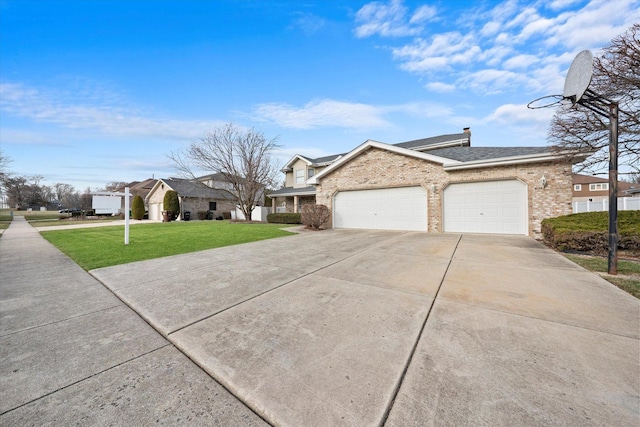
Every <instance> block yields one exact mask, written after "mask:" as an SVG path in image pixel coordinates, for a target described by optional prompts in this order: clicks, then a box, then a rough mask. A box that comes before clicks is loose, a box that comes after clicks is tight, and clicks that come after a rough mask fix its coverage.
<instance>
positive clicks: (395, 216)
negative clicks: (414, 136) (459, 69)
mask: <svg viewBox="0 0 640 427" xmlns="http://www.w3.org/2000/svg"><path fill="white" fill-rule="evenodd" d="M323 159H325V161H324V162H320V161H319V160H323ZM323 159H310V158H307V157H304V156H295V157H294V158H293V159H291V160H290V161H289V162H288V163H287V165H286V166H285V168H284V169H283V172H284V173H285V174H286V186H285V188H282V189H280V190H278V191H276V192H274V193H272V194H270V195H269V196H270V197H271V198H272V201H273V205H272V209H273V210H274V211H275V210H277V208H278V207H283V206H285V207H286V208H287V210H290V211H297V210H299V208H300V206H302V205H303V204H305V203H313V202H314V201H315V203H318V204H323V205H326V206H327V207H329V209H331V212H332V219H331V224H329V225H330V226H332V227H335V228H370V229H391V230H416V231H430V232H443V231H444V232H470V233H498V234H522V235H531V236H539V234H540V228H541V222H542V220H543V219H544V218H548V217H555V216H560V215H566V214H570V213H571V210H572V207H571V166H572V164H571V161H570V160H568V158H567V157H564V156H562V155H561V154H559V153H557V152H553V151H552V150H550V149H549V147H471V133H470V132H469V129H468V128H466V129H465V131H464V132H463V133H460V134H451V135H441V136H436V137H433V138H425V139H420V140H415V141H408V142H404V143H399V144H393V145H392V144H385V143H381V142H377V141H373V140H368V141H366V142H364V143H363V144H361V145H360V146H358V147H356V148H355V149H353V150H352V151H350V152H349V153H345V154H342V155H336V156H330V157H326V158H323ZM310 169H312V170H313V171H312V172H311V177H309V170H310ZM301 170H302V171H303V172H300V171H301ZM303 173H306V178H305V179H304V180H303V178H302V177H303Z"/></svg>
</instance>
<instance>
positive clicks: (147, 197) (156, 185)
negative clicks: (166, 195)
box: [144, 178, 175, 202]
mask: <svg viewBox="0 0 640 427" xmlns="http://www.w3.org/2000/svg"><path fill="white" fill-rule="evenodd" d="M162 184H165V185H166V186H167V187H169V189H170V190H173V187H171V186H170V185H169V184H168V183H167V182H166V181H165V180H164V179H162V178H158V180H157V181H156V183H155V184H153V187H152V188H151V190H149V192H148V193H147V195H146V196H145V198H144V200H146V201H147V202H148V201H149V198H150V197H151V195H152V194H153V193H155V191H156V189H157V188H158V187H159V186H160V185H162ZM173 191H175V190H173Z"/></svg>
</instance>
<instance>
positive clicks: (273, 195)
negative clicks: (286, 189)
mask: <svg viewBox="0 0 640 427" xmlns="http://www.w3.org/2000/svg"><path fill="white" fill-rule="evenodd" d="M315 195H316V192H315V191H313V192H309V191H304V192H292V193H278V194H267V197H269V198H270V199H274V198H278V197H292V196H315Z"/></svg>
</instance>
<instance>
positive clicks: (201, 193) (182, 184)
mask: <svg viewBox="0 0 640 427" xmlns="http://www.w3.org/2000/svg"><path fill="white" fill-rule="evenodd" d="M161 184H165V185H166V186H167V187H169V188H170V189H171V190H174V191H175V192H177V193H178V196H180V197H195V198H201V199H217V200H235V197H234V195H233V194H231V193H230V192H229V191H227V190H220V189H217V188H211V187H209V186H207V185H205V184H203V183H202V182H200V181H198V180H190V179H180V178H166V179H159V180H158V182H157V183H156V185H154V186H153V189H152V190H151V191H150V192H149V194H148V195H147V198H149V197H150V196H151V195H152V194H153V193H155V192H156V191H157V189H158V188H159V187H160V185H161Z"/></svg>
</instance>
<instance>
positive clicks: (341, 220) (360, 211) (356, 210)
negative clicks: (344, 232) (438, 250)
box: [333, 187, 427, 231]
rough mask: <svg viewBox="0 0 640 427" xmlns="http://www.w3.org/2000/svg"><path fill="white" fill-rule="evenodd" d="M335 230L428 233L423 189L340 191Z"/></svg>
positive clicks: (335, 199) (335, 207)
mask: <svg viewBox="0 0 640 427" xmlns="http://www.w3.org/2000/svg"><path fill="white" fill-rule="evenodd" d="M333 226H334V227H335V228H368V229H377V230H407V231H427V192H426V190H425V189H424V188H422V187H401V188H383V189H376V190H357V191H340V192H339V193H337V194H336V195H335V197H334V199H333Z"/></svg>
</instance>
